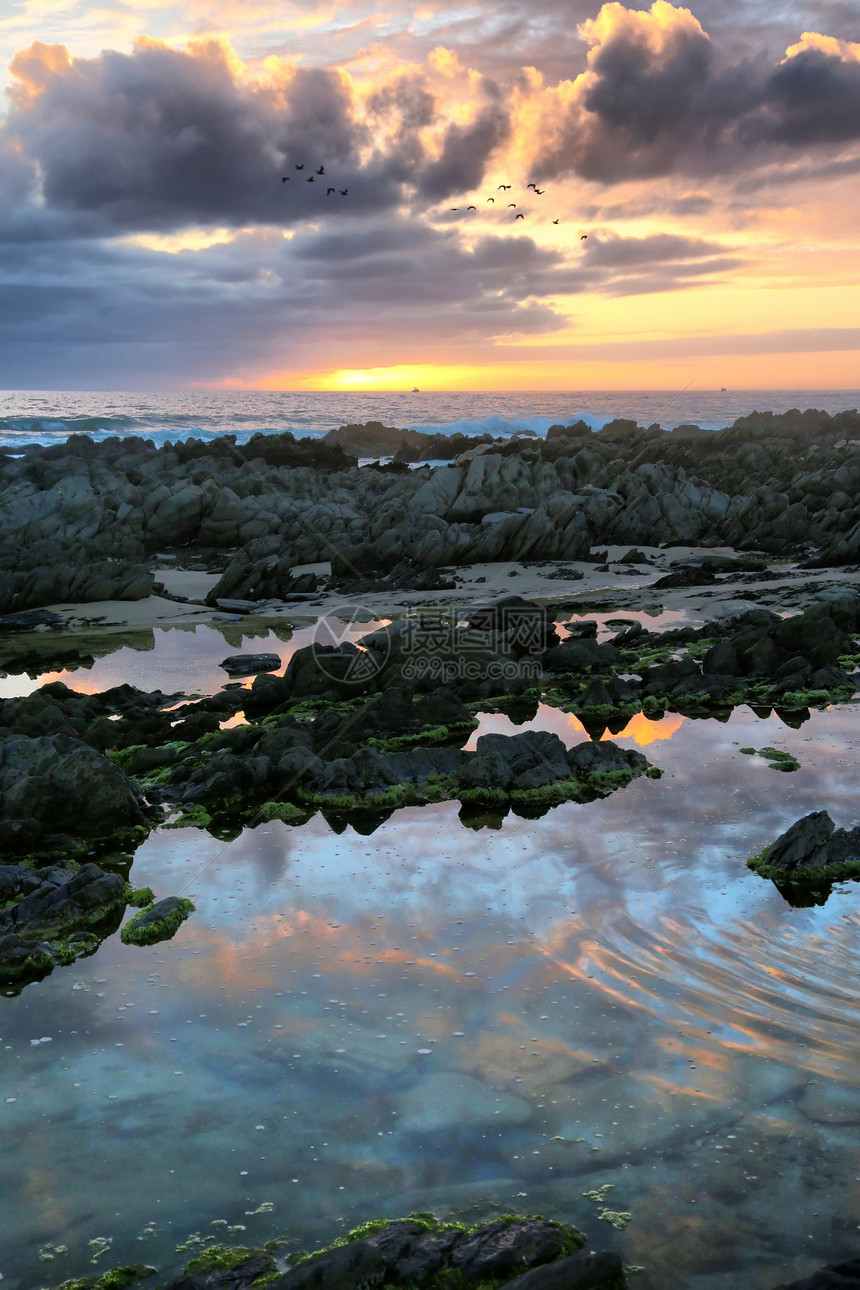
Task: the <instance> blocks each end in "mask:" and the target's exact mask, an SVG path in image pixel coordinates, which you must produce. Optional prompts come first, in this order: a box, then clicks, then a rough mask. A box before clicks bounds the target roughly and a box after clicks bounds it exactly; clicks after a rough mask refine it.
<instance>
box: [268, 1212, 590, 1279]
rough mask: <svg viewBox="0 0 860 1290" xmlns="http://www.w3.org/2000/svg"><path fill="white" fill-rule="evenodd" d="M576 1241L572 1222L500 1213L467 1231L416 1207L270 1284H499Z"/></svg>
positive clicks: (566, 1252) (568, 1250)
mask: <svg viewBox="0 0 860 1290" xmlns="http://www.w3.org/2000/svg"><path fill="white" fill-rule="evenodd" d="M584 1243H585V1237H584V1236H583V1235H582V1233H581V1232H578V1231H577V1230H576V1228H574V1227H570V1226H569V1225H568V1224H564V1223H554V1222H550V1221H549V1220H547V1219H543V1218H503V1219H499V1220H498V1221H497V1222H495V1223H489V1224H487V1225H486V1226H484V1227H481V1228H479V1229H478V1230H477V1231H474V1232H468V1231H464V1230H463V1229H462V1228H457V1227H446V1226H445V1225H444V1224H441V1223H439V1221H438V1220H437V1219H435V1218H434V1217H433V1216H432V1215H431V1214H420V1215H413V1216H412V1217H411V1218H408V1219H403V1220H396V1221H393V1222H390V1223H386V1224H384V1225H383V1226H382V1227H381V1228H380V1229H379V1230H378V1231H376V1232H374V1233H373V1234H372V1235H369V1236H367V1237H365V1238H364V1239H362V1240H357V1241H349V1242H348V1243H347V1244H346V1245H342V1246H338V1247H335V1248H334V1249H330V1250H324V1251H321V1252H320V1253H319V1254H315V1255H313V1256H311V1258H309V1259H308V1260H306V1261H305V1262H303V1263H300V1264H298V1265H297V1266H296V1267H292V1268H290V1269H288V1271H287V1272H285V1273H284V1275H283V1276H282V1277H280V1278H279V1279H278V1280H277V1281H276V1282H275V1283H274V1284H275V1285H276V1286H277V1287H278V1290H299V1287H301V1290H304V1288H305V1287H316V1286H319V1287H321V1288H323V1287H324V1290H358V1288H359V1287H361V1286H368V1285H381V1284H383V1283H386V1284H389V1285H392V1286H395V1285H396V1286H404V1287H411V1286H415V1285H428V1284H431V1283H432V1282H433V1280H434V1279H435V1278H437V1277H440V1275H442V1276H444V1274H446V1273H447V1278H446V1279H447V1280H450V1284H452V1285H453V1284H457V1285H458V1286H462V1287H464V1288H465V1287H469V1286H475V1287H476V1288H477V1287H479V1286H480V1285H481V1284H486V1283H487V1282H488V1281H492V1282H493V1283H496V1284H498V1283H501V1282H503V1281H504V1279H505V1278H507V1277H511V1276H513V1275H515V1274H517V1273H520V1272H521V1271H522V1269H523V1268H524V1267H525V1268H526V1269H528V1268H535V1267H540V1266H541V1265H543V1264H547V1263H551V1262H552V1261H553V1260H558V1259H565V1258H568V1257H569V1256H570V1255H571V1254H572V1253H573V1252H574V1251H575V1250H578V1249H579V1248H580V1246H582V1245H583V1244H584ZM560 1284H561V1283H560ZM588 1284H589V1283H587V1282H583V1287H584V1286H586V1285H588ZM596 1284H599V1283H596Z"/></svg>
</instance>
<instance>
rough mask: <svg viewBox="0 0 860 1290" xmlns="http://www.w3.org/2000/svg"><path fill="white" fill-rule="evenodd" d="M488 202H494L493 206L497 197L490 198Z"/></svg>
mask: <svg viewBox="0 0 860 1290" xmlns="http://www.w3.org/2000/svg"><path fill="white" fill-rule="evenodd" d="M487 201H488V202H493V204H495V201H496V199H495V197H488V198H487Z"/></svg>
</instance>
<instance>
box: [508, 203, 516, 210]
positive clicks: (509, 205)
mask: <svg viewBox="0 0 860 1290" xmlns="http://www.w3.org/2000/svg"><path fill="white" fill-rule="evenodd" d="M512 206H513V208H514V209H515V210H516V206H517V204H516V202H508V210H510V209H511V207H512Z"/></svg>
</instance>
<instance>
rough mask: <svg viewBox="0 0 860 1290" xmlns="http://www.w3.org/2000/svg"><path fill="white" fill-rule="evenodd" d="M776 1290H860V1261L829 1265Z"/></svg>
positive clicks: (850, 1260) (779, 1286) (851, 1260)
mask: <svg viewBox="0 0 860 1290" xmlns="http://www.w3.org/2000/svg"><path fill="white" fill-rule="evenodd" d="M775 1290H860V1259H848V1260H847V1261H846V1262H845V1263H829V1264H828V1265H827V1267H826V1268H820V1269H819V1270H818V1271H817V1272H813V1273H812V1275H811V1276H808V1277H801V1278H800V1280H799V1281H791V1282H784V1283H783V1284H782V1285H778V1286H776V1288H775Z"/></svg>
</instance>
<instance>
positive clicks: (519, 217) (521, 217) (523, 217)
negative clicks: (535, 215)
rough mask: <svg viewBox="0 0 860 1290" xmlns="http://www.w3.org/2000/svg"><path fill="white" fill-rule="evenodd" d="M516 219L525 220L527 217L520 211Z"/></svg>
mask: <svg viewBox="0 0 860 1290" xmlns="http://www.w3.org/2000/svg"><path fill="white" fill-rule="evenodd" d="M514 219H525V215H524V214H523V213H522V211H520V213H519V215H515V216H514Z"/></svg>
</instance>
